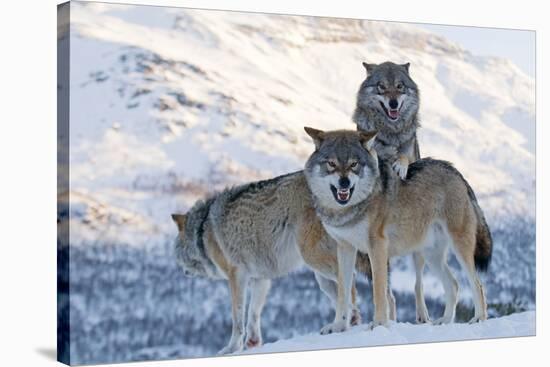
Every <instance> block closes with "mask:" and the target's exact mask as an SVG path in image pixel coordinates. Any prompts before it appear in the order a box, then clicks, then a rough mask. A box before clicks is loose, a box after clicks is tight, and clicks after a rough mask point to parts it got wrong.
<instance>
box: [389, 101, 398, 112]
mask: <svg viewBox="0 0 550 367" xmlns="http://www.w3.org/2000/svg"><path fill="white" fill-rule="evenodd" d="M397 106H399V103H397V99H390V108H393V109H394V110H395V109H396V108H397Z"/></svg>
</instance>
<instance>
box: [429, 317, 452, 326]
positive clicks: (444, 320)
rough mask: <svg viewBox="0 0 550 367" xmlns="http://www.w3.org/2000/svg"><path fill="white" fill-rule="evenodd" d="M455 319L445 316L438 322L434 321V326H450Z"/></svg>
mask: <svg viewBox="0 0 550 367" xmlns="http://www.w3.org/2000/svg"><path fill="white" fill-rule="evenodd" d="M453 319H454V317H452V316H443V317H440V318H438V319H437V320H434V322H433V324H434V325H444V324H450V323H452V322H453Z"/></svg>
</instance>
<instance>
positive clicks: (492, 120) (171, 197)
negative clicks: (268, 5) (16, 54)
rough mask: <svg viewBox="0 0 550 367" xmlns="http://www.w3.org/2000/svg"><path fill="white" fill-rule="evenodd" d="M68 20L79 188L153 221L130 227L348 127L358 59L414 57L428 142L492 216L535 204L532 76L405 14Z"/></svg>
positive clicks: (425, 150)
mask: <svg viewBox="0 0 550 367" xmlns="http://www.w3.org/2000/svg"><path fill="white" fill-rule="evenodd" d="M71 21H72V23H71V62H72V63H71V131H70V136H71V141H70V147H71V159H70V163H71V172H70V182H71V189H72V190H73V192H75V193H78V195H80V196H79V197H81V196H86V197H88V198H89V200H94V201H97V202H99V203H101V204H102V205H107V206H109V207H112V208H117V209H116V210H119V209H120V210H124V211H129V212H132V213H134V214H135V216H137V217H140V218H143V219H144V220H146V221H148V222H149V223H148V225H146V226H142V225H136V226H134V227H133V228H132V230H131V231H130V232H132V233H133V230H134V229H135V230H137V231H138V232H140V235H138V236H134V240H136V241H137V240H138V239H139V238H142V237H143V236H144V235H146V236H147V237H149V236H154V237H155V236H157V235H158V234H160V233H165V232H166V231H167V230H169V229H171V227H169V225H170V223H169V221H168V220H167V218H168V216H167V215H168V214H169V213H170V212H172V211H176V210H180V211H182V210H185V209H186V208H187V207H189V206H190V205H191V204H192V203H193V201H194V200H196V199H197V198H198V197H201V196H202V195H204V194H205V193H206V192H209V191H211V190H213V189H217V188H220V187H223V186H225V185H227V184H231V183H236V182H243V181H247V180H253V179H258V178H265V177H270V176H273V175H278V174H282V173H285V172H288V171H291V170H295V169H297V168H300V167H302V165H303V163H304V161H305V159H306V157H307V156H308V154H309V153H310V152H311V147H312V145H311V142H310V141H309V138H308V137H307V136H306V134H305V133H304V132H303V126H304V125H311V126H315V127H318V128H323V129H335V128H353V125H352V123H351V119H350V116H351V113H352V111H353V107H354V103H355V93H356V91H357V88H358V86H359V84H360V83H361V81H362V80H363V79H364V77H365V72H364V69H363V67H362V66H361V62H362V61H364V60H367V61H369V62H382V61H385V60H388V59H391V60H393V61H395V62H411V63H412V66H411V73H412V76H413V77H414V79H415V80H416V81H417V83H418V85H419V86H420V89H421V92H422V104H421V118H422V125H423V127H422V129H421V131H420V134H419V135H420V147H421V151H422V154H423V155H425V156H428V155H429V156H434V157H437V158H442V159H447V160H450V161H452V162H453V163H454V164H455V165H456V166H457V167H458V168H459V169H460V170H461V171H462V172H463V173H464V175H465V177H466V178H467V179H468V180H469V181H470V182H471V184H472V186H473V187H474V189H475V191H476V193H477V195H478V196H479V198H480V201H481V203H482V206H483V208H484V210H485V211H486V212H487V215H488V217H489V219H490V220H492V219H493V218H495V219H496V218H500V217H506V216H509V215H511V214H514V215H518V214H519V215H529V216H531V217H533V216H534V192H535V190H534V185H535V158H534V150H533V147H534V124H535V120H534V81H533V80H532V79H531V78H530V77H528V76H527V75H525V74H524V73H523V72H522V71H521V70H519V69H518V68H517V67H516V66H515V65H513V64H512V63H511V62H509V61H506V60H501V59H493V58H480V57H476V56H474V55H471V54H470V53H468V52H467V51H466V50H463V49H461V48H460V47H459V46H458V45H456V44H453V43H451V42H448V41H446V40H444V39H442V38H440V37H438V36H435V35H433V34H431V33H429V32H427V31H424V30H422V29H420V28H417V27H415V26H414V25H404V24H399V23H384V22H371V21H360V20H351V19H332V18H315V17H295V16H280V15H264V14H245V13H235V12H221V11H201V10H187V9H177V8H160V7H147V6H124V5H109V4H101V3H89V4H84V3H78V2H76V3H73V4H72V11H71ZM75 200H76V201H78V198H75ZM90 205H91V204H89V203H88V202H86V201H84V202H82V205H81V207H83V206H87V207H88V208H90V210H91V209H92V208H93V206H90ZM140 222H141V221H140ZM146 228H147V229H146ZM84 231H85V228H83V229H82V231H79V232H81V233H85V232H84ZM75 233H78V232H75ZM136 233H137V232H136ZM77 236H78V235H77V234H75V238H74V239H75V240H77V239H78V237H77ZM77 242H78V241H77Z"/></svg>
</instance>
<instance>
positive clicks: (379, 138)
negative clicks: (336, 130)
mask: <svg viewBox="0 0 550 367" xmlns="http://www.w3.org/2000/svg"><path fill="white" fill-rule="evenodd" d="M363 66H364V67H365V69H366V71H367V78H366V79H365V80H364V81H363V83H361V86H360V87H359V91H358V92H357V105H356V108H355V112H354V114H353V122H355V123H356V124H357V130H360V131H365V132H367V131H377V132H378V134H377V135H376V139H375V141H374V149H375V150H376V152H377V153H378V156H379V157H380V158H381V159H383V160H385V161H387V162H390V163H391V165H392V168H393V170H394V171H395V172H396V173H397V174H398V175H399V177H401V179H403V180H404V179H405V177H406V176H407V170H408V167H409V164H411V163H413V162H415V161H417V160H419V159H420V150H419V148H418V140H417V137H416V130H417V129H418V128H419V127H420V124H419V121H418V109H419V107H420V92H419V90H418V86H417V85H416V83H415V82H414V80H413V79H412V78H411V76H410V74H409V67H410V64H409V63H407V64H395V63H393V62H389V61H387V62H384V63H382V64H379V65H377V64H367V63H365V62H364V63H363ZM413 259H414V265H415V272H416V283H415V287H414V289H415V300H416V322H418V323H424V322H428V321H429V315H428V308H427V307H426V302H425V300H424V290H423V285H422V275H423V272H424V263H425V261H424V258H423V257H422V255H420V254H418V253H414V254H413ZM451 321H452V320H451Z"/></svg>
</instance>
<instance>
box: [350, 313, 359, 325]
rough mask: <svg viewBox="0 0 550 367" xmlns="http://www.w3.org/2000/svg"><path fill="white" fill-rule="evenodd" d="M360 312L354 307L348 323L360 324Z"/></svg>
mask: <svg viewBox="0 0 550 367" xmlns="http://www.w3.org/2000/svg"><path fill="white" fill-rule="evenodd" d="M361 321H362V320H361V313H360V312H359V310H357V309H354V310H352V311H351V319H350V324H351V326H357V325H361Z"/></svg>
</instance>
